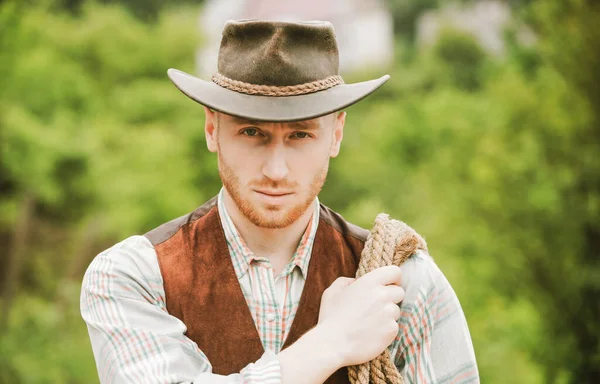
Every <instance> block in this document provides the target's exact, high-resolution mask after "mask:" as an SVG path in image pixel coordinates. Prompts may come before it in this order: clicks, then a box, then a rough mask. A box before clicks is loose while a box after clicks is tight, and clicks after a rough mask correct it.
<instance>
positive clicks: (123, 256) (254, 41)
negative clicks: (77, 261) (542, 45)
mask: <svg viewBox="0 0 600 384" xmlns="http://www.w3.org/2000/svg"><path fill="white" fill-rule="evenodd" d="M169 77H170V78H171V80H172V81H173V82H174V83H175V85H176V86H177V87H178V88H179V89H180V90H181V91H182V92H183V93H184V94H186V95H187V96H189V97H190V98H192V99H193V100H195V101H197V102H198V103H201V104H203V105H204V106H205V112H206V122H205V133H206V142H207V146H208V149H209V150H210V151H211V152H215V153H217V156H218V164H219V174H220V176H221V180H222V182H223V188H222V190H221V192H220V193H219V195H218V196H217V197H215V198H213V199H212V200H210V201H209V202H207V203H205V204H204V205H202V206H201V207H200V208H198V209H196V210H195V211H194V212H192V213H190V214H188V215H185V216H183V217H181V218H179V219H176V220H173V221H171V222H169V223H167V224H164V225H162V226H161V227H159V228H157V229H155V230H152V231H150V232H149V233H147V234H146V235H145V236H133V237H131V238H128V239H126V240H124V241H123V242H121V243H119V244H117V245H115V246H113V247H112V248H110V249H108V250H106V251H105V252H103V253H101V254H100V255H98V256H97V257H96V258H95V259H94V261H93V262H92V264H91V265H90V267H89V269H88V270H87V272H86V275H85V277H84V281H83V288H82V294H81V312H82V316H83V318H84V320H85V321H86V323H87V325H88V329H89V333H90V338H91V341H92V347H93V350H94V355H95V358H96V363H97V366H98V372H99V376H100V378H101V381H102V382H103V383H190V382H193V383H232V382H261V383H280V382H284V383H286V384H287V383H321V382H324V381H326V380H328V382H348V377H347V369H346V368H345V367H347V366H349V365H358V364H361V363H363V362H367V361H370V360H371V359H373V358H375V357H376V356H378V355H379V354H380V353H382V352H383V351H384V350H385V349H386V348H388V347H389V348H390V351H391V355H392V356H393V358H394V362H395V364H396V366H397V368H398V369H399V370H400V371H401V372H402V375H403V377H404V378H405V380H407V381H408V382H412V383H415V382H419V383H433V382H436V383H445V382H452V383H466V382H477V381H478V373H477V367H476V364H475V357H474V353H473V348H472V344H471V340H470V336H469V332H468V329H467V326H466V322H465V319H464V315H463V312H462V310H461V308H460V305H459V303H458V300H457V298H456V296H455V294H454V292H453V290H452V289H451V287H450V285H449V284H448V282H447V280H446V279H445V278H444V276H443V275H442V273H441V272H440V271H439V269H438V268H437V267H436V265H435V264H434V263H433V261H432V259H431V258H430V257H429V256H428V255H427V254H425V253H423V252H417V253H415V254H414V255H413V256H412V257H411V258H410V259H409V260H408V261H407V262H405V263H404V264H403V265H402V267H401V268H399V267H396V266H391V267H384V268H379V269H376V270H374V271H372V272H370V273H368V274H366V275H365V276H363V277H361V278H359V279H356V280H354V279H353V278H352V277H353V276H355V274H356V270H357V266H358V260H359V258H360V253H361V251H362V249H363V247H364V244H365V241H366V238H367V235H368V232H367V231H365V230H364V229H361V228H358V227H357V226H355V225H353V224H350V223H348V222H346V221H345V220H344V219H343V218H342V217H341V216H340V215H338V214H337V213H335V212H333V211H332V210H330V209H329V208H327V207H325V206H323V205H321V204H319V201H318V198H317V195H318V193H319V191H320V190H321V188H322V186H323V183H324V182H325V178H326V176H327V170H328V165H329V159H330V158H332V157H336V156H337V155H338V153H339V150H340V144H341V142H342V138H343V131H344V122H345V118H346V114H345V113H344V112H339V111H340V110H342V109H343V108H345V107H347V106H348V105H351V104H353V103H355V102H357V101H358V100H360V99H362V98H364V97H365V96H367V95H368V94H370V93H371V92H373V91H375V90H376V89H377V88H378V87H380V86H381V85H382V84H383V83H384V82H385V81H386V80H387V79H388V76H384V77H382V78H380V79H377V80H372V81H367V82H363V83H357V84H344V83H343V81H342V79H341V77H339V75H338V51H337V45H336V41H335V36H334V32H333V28H332V26H331V25H330V24H329V23H325V22H310V23H289V22H267V21H239V22H228V23H227V24H226V25H225V29H224V31H223V38H222V42H221V49H220V52H219V63H218V73H217V74H216V75H215V76H214V77H213V79H212V81H211V82H207V81H203V80H200V79H198V78H195V77H193V76H190V75H188V74H185V73H183V72H180V71H177V70H173V69H171V70H169ZM399 303H402V304H401V305H398V304H399Z"/></svg>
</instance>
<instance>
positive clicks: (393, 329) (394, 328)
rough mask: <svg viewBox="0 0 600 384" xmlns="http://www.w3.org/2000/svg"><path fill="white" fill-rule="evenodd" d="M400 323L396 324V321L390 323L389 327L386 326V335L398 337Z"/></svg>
mask: <svg viewBox="0 0 600 384" xmlns="http://www.w3.org/2000/svg"><path fill="white" fill-rule="evenodd" d="M398 329H399V326H398V323H396V322H395V321H390V322H389V323H388V325H387V326H386V334H387V335H388V336H389V337H390V338H393V337H396V335H397V334H398Z"/></svg>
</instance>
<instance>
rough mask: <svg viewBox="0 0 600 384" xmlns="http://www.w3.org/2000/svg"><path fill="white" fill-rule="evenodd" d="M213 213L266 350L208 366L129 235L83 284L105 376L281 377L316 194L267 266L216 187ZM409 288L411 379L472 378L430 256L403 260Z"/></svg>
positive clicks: (84, 309)
mask: <svg viewBox="0 0 600 384" xmlns="http://www.w3.org/2000/svg"><path fill="white" fill-rule="evenodd" d="M218 204H219V206H218V207H219V215H220V218H221V222H222V225H223V229H224V232H225V237H226V240H227V246H228V248H229V252H230V255H231V258H232V262H233V265H234V269H235V273H236V275H237V277H238V280H239V282H240V286H241V287H242V291H243V293H244V296H245V298H246V302H247V303H248V306H249V308H250V312H251V313H252V317H253V319H254V322H255V324H256V327H257V329H258V332H259V335H260V338H261V340H262V343H263V346H264V348H265V353H264V354H263V356H262V357H261V358H260V359H259V360H258V361H256V362H254V363H251V364H249V365H248V366H246V367H245V368H244V369H243V370H242V371H240V372H239V373H236V374H232V375H229V376H220V375H216V374H212V367H211V364H210V362H209V361H208V359H207V357H206V355H204V354H203V353H202V351H201V350H200V349H199V348H198V346H197V345H196V344H195V343H194V342H193V341H191V340H190V339H189V338H187V337H186V336H185V332H186V326H185V324H184V323H183V322H181V321H180V320H179V319H178V318H176V317H174V316H171V315H169V313H168V312H167V309H166V303H165V292H164V287H163V281H162V277H161V274H160V269H159V265H158V261H157V258H156V252H155V251H154V248H153V247H152V245H151V244H150V242H149V241H148V240H147V239H146V238H145V237H143V236H133V237H130V238H128V239H126V240H124V241H122V242H121V243H119V244H116V245H115V246H113V247H112V248H110V249H108V250H106V251H104V252H102V253H101V254H99V255H98V256H97V257H96V258H95V259H94V261H93V262H92V263H91V265H90V266H89V268H88V270H87V271H86V274H85V276H84V280H83V286H82V291H81V314H82V316H83V319H84V320H85V321H86V323H87V326H88V331H89V335H90V339H91V343H92V348H93V351H94V357H95V359H96V365H97V367H98V374H99V377H100V380H101V382H102V383H238V382H243V383H273V384H276V383H280V382H281V374H280V367H279V361H278V359H277V356H276V354H277V353H278V352H279V351H280V350H281V347H282V345H283V343H284V341H285V338H286V336H287V334H288V332H289V328H290V326H291V324H292V321H293V319H294V316H295V314H296V310H297V308H298V302H299V300H300V295H301V293H302V290H303V288H304V282H305V278H306V272H307V269H308V264H309V262H310V254H311V251H312V246H313V241H314V237H315V233H316V230H317V226H318V222H319V202H318V200H316V201H315V208H316V209H315V214H313V217H312V219H311V221H310V222H309V225H308V226H307V228H306V231H305V233H304V235H303V236H302V238H301V240H300V243H299V245H298V248H297V250H296V252H295V254H294V256H293V257H292V260H291V261H290V263H289V264H288V265H287V266H286V267H285V268H284V269H283V271H282V272H281V273H280V274H279V275H278V276H274V275H273V269H272V268H271V267H270V264H269V261H268V260H267V259H264V258H260V257H257V256H256V255H254V254H253V253H252V252H251V251H250V249H249V248H248V247H247V245H246V244H245V242H244V240H243V239H242V238H241V236H240V235H239V233H238V231H237V229H236V228H235V226H234V224H233V222H232V220H231V218H230V216H229V215H228V213H227V210H226V209H225V206H224V204H223V199H222V191H221V193H220V194H219V199H218ZM402 269H403V280H404V281H403V284H402V285H403V287H404V289H405V291H406V297H405V299H404V301H403V302H402V305H401V311H402V316H401V318H400V319H399V333H398V337H397V338H396V340H395V341H394V342H393V343H392V345H391V346H390V350H391V352H392V356H394V357H395V362H396V365H397V367H398V369H400V370H402V374H403V376H404V379H405V381H406V382H408V383H456V384H463V383H478V382H479V376H478V372H477V365H476V362H475V356H474V353H473V346H472V343H471V339H470V336H469V331H468V328H467V325H466V321H465V318H464V314H463V312H462V309H461V307H460V304H459V302H458V299H457V298H456V295H455V293H454V291H453V290H452V288H451V287H450V284H449V283H448V281H447V280H446V279H445V277H444V276H443V274H442V273H441V271H440V270H439V269H438V268H437V266H436V265H435V263H433V260H432V259H431V257H429V256H428V255H426V254H424V253H419V254H417V255H415V256H413V257H411V258H410V259H409V260H408V261H406V262H405V263H404V264H403V265H402Z"/></svg>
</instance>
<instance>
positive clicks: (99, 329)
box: [80, 236, 280, 383]
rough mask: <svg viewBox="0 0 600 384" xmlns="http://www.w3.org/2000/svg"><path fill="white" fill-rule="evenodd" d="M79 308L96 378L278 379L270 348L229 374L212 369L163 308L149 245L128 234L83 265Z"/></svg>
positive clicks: (163, 380) (132, 380)
mask: <svg viewBox="0 0 600 384" xmlns="http://www.w3.org/2000/svg"><path fill="white" fill-rule="evenodd" d="M80 304H81V314H82V317H83V319H84V320H85V322H86V323H87V326H88V331H89V335H90V340H91V344H92V349H93V351H94V357H95V359H96V365H97V368H98V374H99V377H100V381H101V382H102V383H192V382H194V383H234V382H246V383H253V382H260V383H279V382H280V367H279V361H278V359H277V357H276V356H275V354H273V353H272V352H267V353H265V354H264V355H263V356H262V357H261V359H260V360H259V361H257V362H256V363H253V364H249V365H248V366H247V367H245V368H244V369H243V370H242V371H241V372H239V373H237V374H233V375H229V376H220V375H216V374H212V373H211V372H212V366H211V364H210V362H209V361H208V359H207V358H206V355H204V354H203V353H202V351H201V350H200V349H198V346H197V345H196V344H195V343H194V342H193V341H192V340H190V339H189V338H187V337H186V336H185V332H186V327H185V325H184V324H183V323H182V322H181V321H180V320H179V319H177V318H176V317H174V316H171V315H169V314H168V313H167V310H166V304H165V294H164V290H163V285H162V278H161V275H160V270H159V267H158V263H157V261H156V256H155V253H154V249H153V248H152V245H151V244H150V243H149V242H148V241H147V240H146V239H145V238H143V237H141V236H136V237H132V238H129V239H127V240H125V241H123V242H121V243H119V244H117V245H115V246H114V247H112V248H111V249H109V250H107V251H105V252H103V253H101V254H100V255H98V256H97V257H96V258H95V259H94V261H93V262H92V263H91V265H90V266H89V268H88V270H87V271H86V274H85V277H84V280H83V285H82V290H81V303H80Z"/></svg>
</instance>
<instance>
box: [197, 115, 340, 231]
mask: <svg viewBox="0 0 600 384" xmlns="http://www.w3.org/2000/svg"><path fill="white" fill-rule="evenodd" d="M205 111H206V125H205V131H206V141H207V146H208V149H209V150H210V151H212V152H217V154H218V159H219V174H220V176H221V180H222V181H223V185H224V186H225V189H226V191H227V193H228V194H229V195H230V196H231V198H232V200H233V201H234V202H235V204H236V206H237V208H238V209H239V211H240V212H241V213H242V214H243V215H244V216H245V217H246V218H247V219H248V220H249V221H250V222H252V223H253V224H254V225H256V226H258V227H261V228H272V229H273V228H285V227H287V226H289V225H291V224H292V223H294V222H295V221H296V220H298V219H299V218H300V216H302V214H303V213H304V212H306V210H307V209H308V208H309V206H310V204H312V203H313V201H314V199H315V197H316V196H317V195H318V194H319V192H320V191H321V188H322V187H323V184H324V183H325V179H326V177H327V171H328V169H329V159H330V158H332V157H335V156H337V155H338V153H339V150H340V144H341V141H342V138H343V128H344V121H345V116H346V115H345V113H344V112H342V113H340V114H331V115H326V116H323V117H320V118H316V119H312V120H306V121H301V122H294V123H270V122H257V121H249V120H246V119H240V118H237V117H233V116H229V115H226V114H223V113H218V112H212V111H210V110H209V109H207V108H205Z"/></svg>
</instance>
